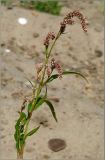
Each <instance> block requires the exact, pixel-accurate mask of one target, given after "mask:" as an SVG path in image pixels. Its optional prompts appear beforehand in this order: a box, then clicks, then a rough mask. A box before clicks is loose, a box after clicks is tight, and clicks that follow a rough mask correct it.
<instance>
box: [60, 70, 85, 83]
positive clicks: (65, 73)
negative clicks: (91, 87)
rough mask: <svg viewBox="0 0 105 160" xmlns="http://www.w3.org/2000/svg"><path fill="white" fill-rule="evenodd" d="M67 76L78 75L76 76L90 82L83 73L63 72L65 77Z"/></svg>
mask: <svg viewBox="0 0 105 160" xmlns="http://www.w3.org/2000/svg"><path fill="white" fill-rule="evenodd" d="M67 74H76V75H78V76H80V77H82V78H84V79H85V80H86V81H87V82H88V80H87V79H86V77H85V76H84V75H83V74H82V73H80V72H75V71H64V72H63V75H67Z"/></svg>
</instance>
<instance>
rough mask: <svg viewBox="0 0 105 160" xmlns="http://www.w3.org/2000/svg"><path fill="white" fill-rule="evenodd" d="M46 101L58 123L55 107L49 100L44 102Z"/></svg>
mask: <svg viewBox="0 0 105 160" xmlns="http://www.w3.org/2000/svg"><path fill="white" fill-rule="evenodd" d="M44 101H45V102H46V104H47V105H48V106H49V108H50V110H51V112H52V115H53V117H54V119H55V121H56V122H57V117H56V113H55V110H54V107H53V105H52V103H51V102H50V101H49V100H47V99H46V100H44Z"/></svg>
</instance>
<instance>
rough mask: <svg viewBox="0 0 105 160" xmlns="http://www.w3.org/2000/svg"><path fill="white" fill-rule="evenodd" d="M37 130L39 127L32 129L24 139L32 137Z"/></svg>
mask: <svg viewBox="0 0 105 160" xmlns="http://www.w3.org/2000/svg"><path fill="white" fill-rule="evenodd" d="M39 128H40V126H39V127H37V128H34V129H33V130H31V131H30V132H29V133H27V135H26V136H25V139H26V138H27V137H28V136H31V135H33V134H34V133H35V132H37V131H38V129H39Z"/></svg>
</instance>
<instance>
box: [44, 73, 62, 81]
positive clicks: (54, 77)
mask: <svg viewBox="0 0 105 160" xmlns="http://www.w3.org/2000/svg"><path fill="white" fill-rule="evenodd" d="M58 76H59V75H58V74H53V75H52V76H51V77H49V78H48V79H47V81H46V82H45V83H49V82H51V81H53V80H54V79H56V78H58Z"/></svg>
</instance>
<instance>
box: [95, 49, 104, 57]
mask: <svg viewBox="0 0 105 160" xmlns="http://www.w3.org/2000/svg"><path fill="white" fill-rule="evenodd" d="M95 54H96V57H102V55H103V52H102V51H101V50H98V49H96V50H95Z"/></svg>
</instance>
